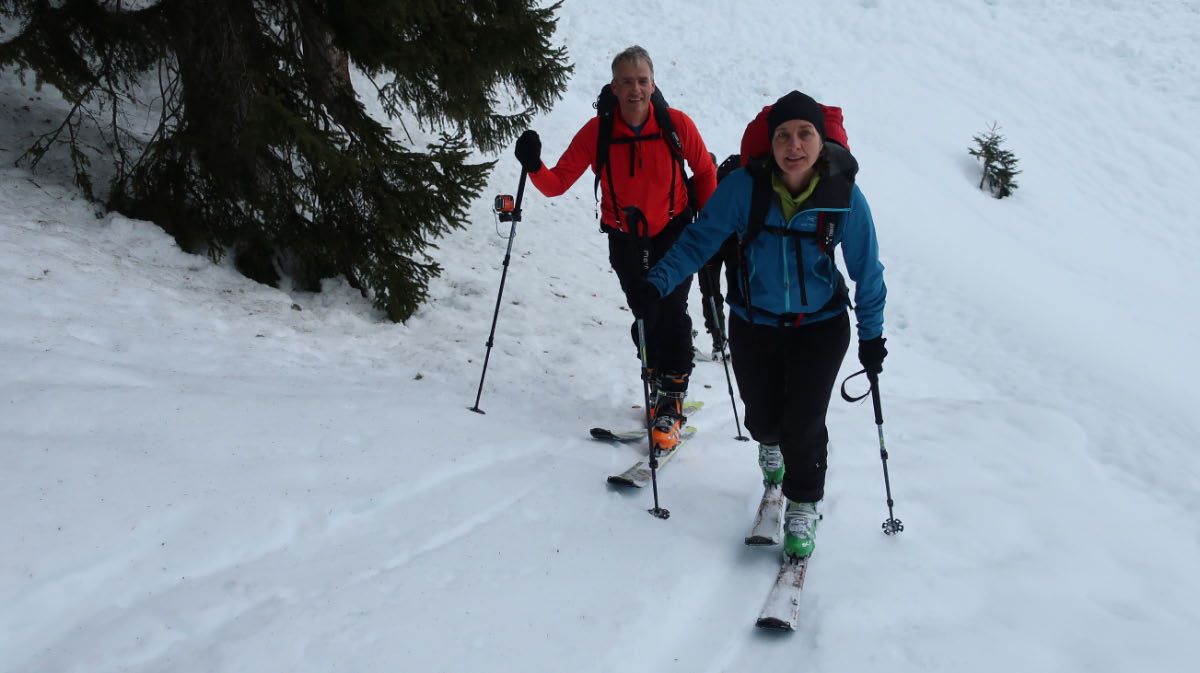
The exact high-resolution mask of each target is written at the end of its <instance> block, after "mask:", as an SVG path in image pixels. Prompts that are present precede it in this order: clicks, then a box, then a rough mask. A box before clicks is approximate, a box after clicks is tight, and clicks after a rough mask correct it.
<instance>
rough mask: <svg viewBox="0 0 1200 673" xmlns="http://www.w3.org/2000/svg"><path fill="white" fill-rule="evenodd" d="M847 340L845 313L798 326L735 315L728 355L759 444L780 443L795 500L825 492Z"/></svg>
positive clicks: (787, 489)
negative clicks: (832, 405)
mask: <svg viewBox="0 0 1200 673" xmlns="http://www.w3.org/2000/svg"><path fill="white" fill-rule="evenodd" d="M849 346H850V317H849V315H848V314H846V313H842V314H841V315H839V316H837V317H835V318H830V319H828V320H822V321H820V322H815V323H811V324H808V325H802V326H800V327H774V326H770V325H758V324H753V323H749V322H746V321H745V320H742V319H741V318H739V317H738V316H737V315H734V314H730V316H729V349H730V356H731V359H732V360H733V372H734V374H735V375H736V376H737V382H738V389H739V391H740V392H741V396H742V402H743V403H744V404H745V405H746V429H747V430H749V431H750V435H751V436H752V437H753V438H754V439H755V441H758V442H759V443H762V444H778V445H779V448H780V450H781V451H782V452H783V464H784V467H785V468H786V471H785V473H784V477H783V494H784V495H785V496H787V498H788V499H789V500H795V501H797V502H816V501H818V500H820V499H822V498H824V497H825V470H826V466H827V465H826V461H827V460H828V458H829V430H828V428H827V427H826V426H825V414H826V412H827V411H828V410H829V400H830V398H831V397H832V396H833V386H834V384H835V383H836V382H837V374H838V369H839V368H841V366H842V359H843V358H844V357H845V356H846V350H847V349H848V348H849Z"/></svg>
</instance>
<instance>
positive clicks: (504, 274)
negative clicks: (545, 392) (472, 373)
mask: <svg viewBox="0 0 1200 673" xmlns="http://www.w3.org/2000/svg"><path fill="white" fill-rule="evenodd" d="M536 135H537V134H534V136H535V137H536ZM527 173H528V171H526V170H525V169H524V168H522V169H521V182H520V183H519V184H518V185H517V202H516V205H515V207H514V208H513V211H512V214H511V215H510V217H511V218H512V228H510V229H509V231H508V249H507V250H505V251H504V270H503V271H501V272H500V291H499V292H497V293H496V310H495V311H494V312H493V313H492V331H491V332H489V333H488V340H487V353H486V354H485V355H484V356H483V373H482V374H480V375H479V391H478V392H476V393H475V406H473V407H468V408H469V409H470V410H471V411H474V412H475V413H477V414H482V413H484V411H483V409H480V408H479V398H480V397H481V396H482V395H483V379H484V377H485V376H487V368H488V361H489V360H491V359H492V345H493V344H494V343H495V338H496V320H497V319H498V318H499V317H500V299H501V297H503V296H504V281H505V279H506V278H508V262H509V260H510V259H512V246H513V239H514V238H516V237H517V222H520V221H521V199H522V197H524V196H525V176H526V174H527Z"/></svg>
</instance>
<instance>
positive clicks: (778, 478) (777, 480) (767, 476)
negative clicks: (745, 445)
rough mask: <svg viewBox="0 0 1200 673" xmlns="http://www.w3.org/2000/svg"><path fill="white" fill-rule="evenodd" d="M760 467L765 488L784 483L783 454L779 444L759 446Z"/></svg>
mask: <svg viewBox="0 0 1200 673" xmlns="http://www.w3.org/2000/svg"><path fill="white" fill-rule="evenodd" d="M758 466H759V467H761V468H762V473H763V486H778V485H780V484H782V483H783V472H784V467H783V452H781V451H780V450H779V445H778V444H759V445H758Z"/></svg>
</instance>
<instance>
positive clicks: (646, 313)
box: [629, 278, 662, 322]
mask: <svg viewBox="0 0 1200 673" xmlns="http://www.w3.org/2000/svg"><path fill="white" fill-rule="evenodd" d="M661 301H662V295H660V294H659V293H658V288H657V287H654V283H651V282H650V281H648V280H646V279H645V278H643V279H641V280H639V281H638V282H637V285H635V286H634V287H633V290H632V291H631V292H630V293H629V310H630V311H632V312H633V317H635V318H637V319H638V320H645V321H646V322H654V318H655V316H656V315H657V314H658V304H659V302H661Z"/></svg>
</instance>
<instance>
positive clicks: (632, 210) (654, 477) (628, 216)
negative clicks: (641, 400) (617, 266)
mask: <svg viewBox="0 0 1200 673" xmlns="http://www.w3.org/2000/svg"><path fill="white" fill-rule="evenodd" d="M624 210H625V225H626V226H627V227H628V228H629V230H630V232H633V233H636V235H637V236H638V238H639V239H641V242H642V260H641V261H642V277H643V278H645V277H646V274H647V273H649V272H650V223H649V222H647V221H646V216H645V214H643V213H642V211H641V209H640V208H638V207H636V206H627V207H626V208H625V209H624ZM637 333H638V357H640V358H641V360H642V394H643V396H644V397H645V401H646V406H645V409H646V444H647V446H648V447H649V449H650V485H651V486H652V487H653V488H652V490H653V491H654V508H653V509H650V510H648V511H649V512H650V513H651V514H653V515H654V516H656V517H658V518H660V519H666V518H668V517H670V516H671V513H670V512H669V511H667V510H666V509H664V508H662V507H660V506H659V504H658V452H657V451H655V450H654V431H653V429H652V428H651V427H650V358H649V356H648V355H647V354H646V321H645V320H643V319H641V318H638V319H637Z"/></svg>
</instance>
